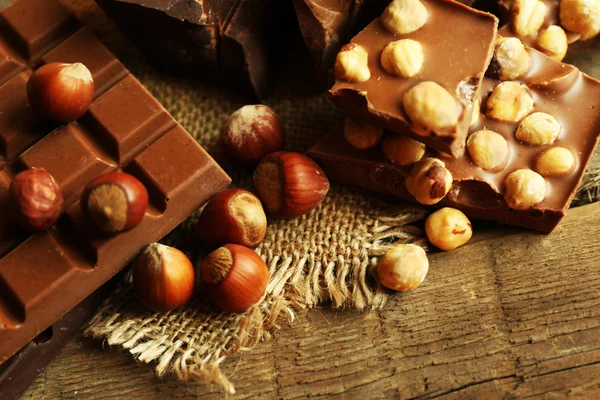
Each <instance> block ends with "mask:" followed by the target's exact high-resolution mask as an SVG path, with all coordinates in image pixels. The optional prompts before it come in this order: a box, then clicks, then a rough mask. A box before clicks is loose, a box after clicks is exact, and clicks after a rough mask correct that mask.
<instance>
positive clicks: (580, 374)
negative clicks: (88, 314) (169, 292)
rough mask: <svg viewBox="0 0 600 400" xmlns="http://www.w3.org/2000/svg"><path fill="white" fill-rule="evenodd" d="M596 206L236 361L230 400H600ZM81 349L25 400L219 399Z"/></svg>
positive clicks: (445, 259)
mask: <svg viewBox="0 0 600 400" xmlns="http://www.w3.org/2000/svg"><path fill="white" fill-rule="evenodd" d="M598 250H600V204H599V203H595V204H592V205H588V206H584V207H579V208H576V209H573V210H571V211H570V213H569V215H568V216H567V218H566V220H565V221H564V222H563V223H562V224H561V225H560V227H559V228H558V229H557V231H555V232H554V233H553V234H552V235H549V236H545V235H540V234H536V233H531V232H523V231H521V230H516V229H510V228H498V227H491V228H483V229H480V230H479V231H476V234H475V236H474V238H473V240H472V241H471V242H469V243H468V244H467V245H466V246H464V247H462V248H459V249H456V250H454V251H452V252H449V253H438V254H434V255H432V257H431V269H430V272H429V276H428V278H427V280H426V281H425V283H424V284H423V285H422V286H421V287H420V288H419V289H417V290H415V291H414V292H411V293H406V294H396V295H393V296H391V299H390V301H389V302H388V304H387V305H386V307H385V308H384V309H383V310H382V311H380V312H377V313H370V314H368V313H358V312H355V311H353V310H345V311H337V310H332V309H330V308H328V307H327V306H326V305H325V306H323V307H322V308H320V309H317V310H311V311H308V312H306V313H303V314H301V315H300V317H299V318H298V320H297V321H295V322H294V323H293V325H292V326H290V327H284V328H283V329H282V330H280V331H278V332H277V333H276V335H275V337H274V339H273V340H271V341H269V342H263V343H260V344H259V345H258V346H257V347H256V348H255V349H253V350H252V351H248V352H244V353H242V354H241V355H238V356H234V357H232V358H230V359H228V360H227V361H226V362H225V364H224V371H225V372H226V373H227V375H228V376H230V377H231V379H232V380H233V382H234V383H235V385H236V388H237V394H236V395H235V396H230V397H231V398H235V399H245V398H261V399H281V398H285V399H296V398H305V397H309V396H310V397H311V398H321V397H329V396H339V397H342V398H350V399H354V398H360V399H364V398H369V399H373V398H419V399H434V398H443V399H471V398H475V399H517V398H518V399H522V398H543V399H555V398H564V397H573V398H580V399H592V398H599V397H600V340H598V338H599V337H600V269H599V268H598V267H599V266H600V252H599V251H598ZM223 397H225V394H224V393H223V392H222V391H221V390H220V389H219V388H217V387H215V386H212V385H208V384H203V383H182V382H177V381H176V380H174V379H172V378H166V379H157V378H155V377H154V376H153V373H152V369H151V368H150V367H148V366H141V365H136V363H135V362H134V361H133V359H132V358H131V357H130V356H129V355H128V354H127V353H125V352H123V351H120V350H116V349H113V350H108V351H107V350H106V349H102V348H101V346H100V344H99V343H97V342H94V341H91V340H87V339H83V338H78V339H76V340H73V341H72V342H71V343H70V344H69V345H68V347H67V348H66V349H65V350H64V351H63V352H62V353H61V354H60V356H59V357H58V358H57V359H56V360H55V361H54V362H53V363H52V364H51V365H50V366H49V368H48V369H47V370H46V371H45V372H44V373H43V374H42V375H41V376H40V378H39V379H38V380H37V381H36V382H35V383H34V385H33V386H32V387H31V388H30V389H29V390H28V391H27V393H26V394H25V395H24V396H23V398H24V399H73V398H85V399H107V398H119V399H129V398H136V399H155V398H177V399H192V398H194V399H195V398H223Z"/></svg>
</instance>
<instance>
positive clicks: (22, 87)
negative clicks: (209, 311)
mask: <svg viewBox="0 0 600 400" xmlns="http://www.w3.org/2000/svg"><path fill="white" fill-rule="evenodd" d="M76 61H77V62H82V63H84V64H85V65H86V66H87V67H88V68H89V70H90V71H91V73H92V75H93V78H94V81H95V89H96V91H95V95H94V96H95V99H94V101H93V103H92V105H91V106H90V108H89V110H88V112H87V113H86V114H85V115H84V116H83V117H81V118H80V119H78V120H77V121H75V122H72V123H68V124H65V125H58V124H54V123H50V122H47V121H43V120H41V119H40V118H39V117H38V116H37V115H36V114H35V113H34V112H33V111H32V110H31V108H30V107H29V104H28V99H27V94H26V84H27V81H28V79H29V76H30V75H31V73H32V70H34V69H35V68H37V67H39V66H40V65H44V64H47V63H51V62H67V63H69V62H76ZM0 71H1V75H0V82H2V83H3V84H2V86H0V168H1V170H0V214H1V215H0V221H1V222H0V257H1V258H0V364H1V363H3V362H4V361H6V360H7V359H8V358H9V357H10V356H12V355H13V354H14V353H15V352H16V351H17V350H19V349H20V348H21V347H23V346H24V345H26V344H27V343H28V342H29V341H30V340H32V339H33V338H34V337H36V336H37V335H38V334H40V332H42V331H43V330H44V329H46V328H48V327H49V326H50V325H52V324H53V323H54V322H55V321H56V320H58V319H59V318H60V317H61V316H63V315H64V314H66V313H67V312H68V311H69V310H71V309H72V308H73V307H75V306H76V305H77V304H78V303H80V302H81V301H82V300H83V299H85V298H86V297H87V296H89V295H90V294H91V293H92V292H93V291H95V290H96V289H97V288H98V287H100V286H101V285H102V284H103V283H104V282H106V281H107V280H108V279H109V278H110V277H112V276H113V275H115V274H116V273H117V272H118V271H119V270H121V269H122V268H123V267H124V266H125V265H127V263H129V262H130V261H131V260H132V259H133V258H134V257H135V255H136V254H137V253H138V251H139V250H140V249H141V248H142V247H143V246H145V245H147V244H149V243H152V242H156V241H158V240H159V239H161V238H162V237H163V236H164V235H165V234H167V233H168V232H169V231H171V230H172V229H173V228H175V227H176V226H177V225H178V224H179V223H181V222H182V221H183V220H184V219H185V218H187V217H188V216H189V215H190V214H191V213H193V212H194V211H195V210H197V209H198V208H199V207H200V206H201V205H202V204H203V203H204V202H205V201H206V200H208V199H209V198H210V197H211V196H212V195H213V194H215V193H216V192H218V191H219V190H221V189H222V188H223V187H225V186H227V185H228V184H229V182H230V179H229V177H228V176H227V175H226V174H225V172H223V170H222V169H221V168H220V167H219V166H218V165H217V163H216V162H215V161H214V160H213V159H212V158H211V157H210V156H209V155H208V153H206V151H204V150H203V149H202V148H201V147H200V146H199V145H198V143H197V142H196V141H195V140H194V139H193V138H192V137H191V136H190V135H189V134H188V133H187V132H186V131H185V130H184V129H183V128H182V127H181V126H180V125H179V124H177V122H176V121H175V120H174V119H173V118H172V117H171V116H170V115H169V114H168V113H167V111H166V110H165V109H164V108H163V107H162V106H161V105H160V104H159V103H158V101H157V100H156V99H155V98H153V97H152V95H150V93H148V91H146V89H145V88H144V87H143V86H142V84H141V83H140V82H139V81H138V80H137V79H135V78H134V77H133V76H132V75H131V74H130V73H129V72H128V71H127V70H126V69H125V67H124V66H123V65H122V64H121V63H120V62H119V61H118V60H117V59H116V58H115V57H114V56H113V55H112V54H111V53H110V52H109V51H108V50H107V49H106V48H105V47H104V46H103V45H102V43H101V42H100V41H99V40H98V39H96V38H95V37H94V35H93V34H92V33H91V32H89V31H88V30H87V29H86V28H85V27H82V26H81V25H80V24H79V22H78V21H77V20H76V19H75V18H74V17H73V15H72V14H71V13H70V12H69V11H68V10H66V9H65V8H64V7H63V6H61V5H60V3H58V2H56V1H54V0H17V1H16V2H14V3H13V4H12V5H10V6H8V7H6V8H5V9H3V10H2V11H1V12H0ZM36 167H44V168H45V169H46V170H47V171H48V172H49V173H50V174H51V175H52V176H53V177H54V178H55V180H56V181H57V182H58V184H59V185H60V187H61V189H62V192H63V195H64V202H65V209H66V211H65V213H64V215H63V216H62V217H61V219H60V220H59V221H58V223H57V224H55V225H54V226H52V227H51V228H50V229H47V230H45V231H42V232H38V233H35V234H29V233H26V232H23V231H21V230H20V229H19V228H18V227H17V226H16V224H15V222H13V220H12V219H11V218H10V212H9V211H8V208H9V207H7V204H8V187H9V185H10V182H11V180H12V178H13V177H14V176H15V175H16V174H17V173H18V172H20V171H22V170H25V169H27V168H36ZM113 171H125V172H128V173H129V174H132V175H133V176H135V177H136V178H138V179H139V180H140V181H141V182H142V183H143V184H144V186H145V187H146V188H147V190H148V193H149V196H150V201H149V206H148V210H147V211H146V214H145V216H144V218H143V220H142V222H141V223H140V225H138V226H137V227H135V228H133V229H131V230H129V231H127V232H124V233H120V234H117V235H114V236H107V235H105V234H103V233H101V232H100V231H99V230H98V229H97V228H95V227H94V226H93V224H91V223H90V222H89V221H88V220H87V219H86V218H84V216H83V213H82V210H81V206H80V203H79V197H80V195H81V193H82V192H83V189H84V188H85V186H86V185H87V183H88V182H89V181H90V180H91V179H92V178H94V177H96V176H98V175H100V174H104V173H108V172H113Z"/></svg>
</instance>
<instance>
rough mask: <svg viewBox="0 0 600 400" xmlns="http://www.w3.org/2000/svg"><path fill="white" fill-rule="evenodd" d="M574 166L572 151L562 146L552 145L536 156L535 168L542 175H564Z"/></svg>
mask: <svg viewBox="0 0 600 400" xmlns="http://www.w3.org/2000/svg"><path fill="white" fill-rule="evenodd" d="M573 167H575V156H574V155H573V152H572V151H571V150H569V149H567V148H564V147H552V148H551V149H548V150H546V151H545V152H543V153H542V154H540V156H539V157H538V158H537V160H536V163H535V170H536V171H537V172H538V173H539V174H540V175H542V176H560V175H566V174H568V173H569V172H571V171H572V170H573Z"/></svg>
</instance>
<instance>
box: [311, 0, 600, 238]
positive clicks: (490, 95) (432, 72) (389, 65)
mask: <svg viewBox="0 0 600 400" xmlns="http://www.w3.org/2000/svg"><path fill="white" fill-rule="evenodd" d="M407 16H409V17H408V18H405V17H407ZM534 22H535V21H529V22H527V21H525V22H524V23H534ZM496 26H497V20H496V19H495V18H494V17H493V16H491V15H490V14H485V13H482V12H479V11H476V10H474V9H471V8H468V7H465V6H463V5H461V4H458V3H455V2H452V1H447V0H445V1H444V0H443V1H439V0H422V1H420V0H395V1H393V2H392V3H390V5H389V6H388V8H386V10H385V11H384V12H383V14H382V15H381V16H380V17H379V18H376V19H375V20H374V21H373V22H372V23H371V24H370V25H369V26H368V27H367V28H365V29H364V30H363V31H362V32H361V33H359V34H358V35H357V36H355V37H354V38H353V39H352V40H351V42H350V43H349V44H348V45H346V46H344V47H343V48H342V50H341V51H340V52H339V53H338V55H337V59H336V64H335V68H334V75H335V83H334V84H333V86H332V88H331V89H330V91H329V96H330V97H331V99H332V101H333V102H334V103H335V104H336V105H337V106H338V107H339V108H341V109H343V110H345V111H347V112H348V113H349V117H348V118H347V119H346V121H345V123H344V124H341V125H340V128H339V130H338V131H337V132H332V133H330V134H329V135H328V136H326V137H325V138H324V139H323V140H322V141H321V142H320V143H318V144H317V145H316V146H315V147H314V148H312V149H311V150H310V151H309V155H310V156H311V157H313V158H314V159H316V160H317V161H318V162H319V164H320V165H321V166H322V168H323V169H324V171H325V172H326V173H327V175H328V176H329V177H330V179H332V180H334V181H335V180H337V181H339V182H344V183H348V184H354V185H357V186H360V187H363V188H366V189H370V190H374V191H377V192H381V193H385V194H387V195H392V196H396V197H399V198H402V199H404V200H408V201H411V202H417V203H421V204H426V205H435V206H436V207H439V206H450V207H454V208H457V209H459V210H461V211H463V212H464V213H465V214H466V215H467V216H470V217H473V218H479V219H486V220H495V221H499V222H502V223H506V224H511V225H516V226H523V227H527V228H531V229H536V230H538V231H540V232H545V233H549V232H551V231H552V230H553V229H554V228H556V226H557V225H558V223H559V222H560V220H561V219H562V218H563V216H564V215H565V212H566V210H567V209H568V207H569V205H570V203H571V200H572V199H573V196H574V193H575V191H576V189H577V187H578V185H579V183H580V181H581V179H582V177H583V174H584V171H585V168H586V166H587V164H588V161H589V160H590V157H591V156H592V154H593V152H594V149H595V146H596V144H597V141H598V137H599V133H600V114H599V113H598V110H597V106H598V100H599V99H600V82H598V81H597V80H595V79H593V78H590V77H589V76H587V75H585V74H583V73H582V72H580V71H579V70H578V69H577V68H575V67H573V66H571V65H568V64H563V63H560V62H558V61H555V60H554V59H552V58H550V57H549V56H547V55H545V54H543V53H541V52H540V51H537V50H535V49H532V48H530V47H527V46H526V45H524V44H523V43H522V42H521V40H519V39H517V38H514V37H512V38H505V37H503V36H501V35H497V34H496ZM484 74H485V76H484ZM356 118H360V120H357V119H356ZM365 121H366V122H365ZM381 128H384V129H386V131H385V132H383V131H382V130H381Z"/></svg>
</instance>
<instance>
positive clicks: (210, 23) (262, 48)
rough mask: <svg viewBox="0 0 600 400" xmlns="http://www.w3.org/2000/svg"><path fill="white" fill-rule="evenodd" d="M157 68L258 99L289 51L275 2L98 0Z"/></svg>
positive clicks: (282, 14)
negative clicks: (280, 61)
mask: <svg viewBox="0 0 600 400" xmlns="http://www.w3.org/2000/svg"><path fill="white" fill-rule="evenodd" d="M97 3H98V4H99V5H100V6H101V7H102V8H103V9H104V11H105V12H106V13H107V14H108V16H109V17H110V18H111V19H112V20H114V21H115V23H116V24H117V26H118V27H119V29H120V30H121V31H123V32H124V33H125V35H127V36H128V37H129V38H130V39H131V41H132V42H134V43H135V44H136V45H137V46H138V47H139V48H140V49H141V50H142V52H143V53H144V54H145V55H146V57H147V58H148V59H149V60H150V61H152V62H153V63H154V64H155V65H157V66H158V67H159V68H161V69H163V70H167V71H172V72H174V73H176V74H185V75H188V76H190V77H192V78H196V79H203V80H207V81H218V82H219V83H220V84H222V85H224V86H227V87H228V88H230V89H232V90H233V91H235V92H236V93H241V94H242V95H245V96H249V97H251V98H258V99H260V98H263V97H264V96H265V95H266V92H267V89H268V87H269V84H270V83H271V80H272V78H273V77H274V76H275V72H276V68H277V64H278V60H279V58H280V55H281V54H285V52H286V51H287V50H285V49H287V48H289V46H290V44H289V43H290V41H289V40H286V39H288V38H289V34H287V29H285V28H284V27H285V26H286V25H287V26H289V23H288V21H287V19H289V17H290V15H289V14H290V12H289V11H287V10H286V7H287V6H286V5H285V4H284V3H286V2H281V1H277V0H254V1H250V0H241V1H235V0H198V1H182V0H169V1H162V2H158V1H153V0H97Z"/></svg>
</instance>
